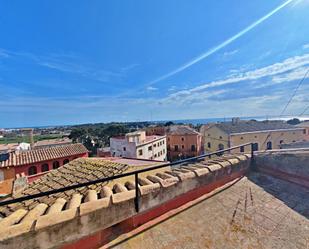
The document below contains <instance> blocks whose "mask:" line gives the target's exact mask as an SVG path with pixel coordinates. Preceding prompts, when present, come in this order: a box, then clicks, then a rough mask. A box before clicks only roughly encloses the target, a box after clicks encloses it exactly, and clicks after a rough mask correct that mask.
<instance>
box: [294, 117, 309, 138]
mask: <svg viewBox="0 0 309 249" xmlns="http://www.w3.org/2000/svg"><path fill="white" fill-rule="evenodd" d="M296 127H298V128H303V129H305V132H306V134H305V136H304V137H305V140H306V141H309V121H304V122H301V123H300V124H298V125H296Z"/></svg>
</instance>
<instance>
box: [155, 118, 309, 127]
mask: <svg viewBox="0 0 309 249" xmlns="http://www.w3.org/2000/svg"><path fill="white" fill-rule="evenodd" d="M239 118H240V120H252V119H254V120H257V121H263V120H284V121H287V120H289V119H293V118H298V119H299V120H301V121H303V120H309V117H308V116H301V117H297V116H293V117H291V116H282V117H278V116H267V117H265V116H252V117H239ZM168 121H172V122H173V123H183V124H193V125H199V124H207V123H216V122H228V121H232V117H224V118H201V119H178V120H165V121H155V123H163V122H168Z"/></svg>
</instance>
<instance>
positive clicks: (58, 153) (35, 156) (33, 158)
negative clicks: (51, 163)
mask: <svg viewBox="0 0 309 249" xmlns="http://www.w3.org/2000/svg"><path fill="white" fill-rule="evenodd" d="M87 152H88V150H87V149H86V147H85V146H84V145H82V144H79V143H77V144H70V145H64V146H56V147H50V148H44V149H38V150H29V151H22V152H19V153H16V152H11V153H10V154H9V155H10V156H9V159H8V160H6V161H2V162H0V167H12V166H20V165H25V164H31V163H36V162H42V161H47V160H52V159H56V158H63V157H68V156H74V155H79V154H84V153H87Z"/></svg>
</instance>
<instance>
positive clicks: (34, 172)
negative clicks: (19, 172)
mask: <svg viewBox="0 0 309 249" xmlns="http://www.w3.org/2000/svg"><path fill="white" fill-rule="evenodd" d="M36 173H37V170H36V167H35V166H31V167H29V168H28V175H29V176H31V175H35V174H36Z"/></svg>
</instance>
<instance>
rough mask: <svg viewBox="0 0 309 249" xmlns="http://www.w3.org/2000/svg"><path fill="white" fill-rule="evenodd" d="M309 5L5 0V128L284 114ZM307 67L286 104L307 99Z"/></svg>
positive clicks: (0, 61)
mask: <svg viewBox="0 0 309 249" xmlns="http://www.w3.org/2000/svg"><path fill="white" fill-rule="evenodd" d="M308 13H309V0H288V1H283V0H273V1H266V0H264V1H260V0H251V1H246V0H237V1H229V0H221V1H215V0H210V1H204V0H196V1H194V4H193V3H192V1H185V0H168V1H166V0H156V1H144V0H140V1H138V0H134V1H133V0H132V1H120V0H115V1H107V0H106V1H77V0H74V1H73V0H72V1H58V0H54V1H40V0H37V1H32V0H29V1H18V2H15V1H9V0H7V1H0V29H1V39H0V90H1V95H0V96H1V97H0V127H20V126H38V125H57V124H74V123H88V122H108V121H142V120H171V119H190V118H212V117H223V116H226V117H231V116H260V115H264V116H266V115H279V114H280V112H281V110H282V109H283V107H284V105H285V104H286V102H287V100H288V99H289V97H290V96H291V95H292V93H293V90H294V89H295V87H296V85H297V84H298V82H299V81H300V80H301V78H303V77H304V75H305V73H306V71H307V70H308V69H309V28H308V27H309V18H308ZM308 78H309V74H308V75H307V79H306V80H305V81H304V82H303V84H302V86H301V87H300V88H299V90H298V92H297V94H296V95H295V97H294V98H293V101H292V102H291V104H290V106H289V107H288V108H287V110H286V112H285V114H287V115H299V114H300V113H302V112H303V110H304V109H305V108H306V106H308V105H309V84H308V83H309V82H308ZM308 116H309V115H308Z"/></svg>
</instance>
